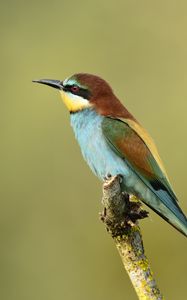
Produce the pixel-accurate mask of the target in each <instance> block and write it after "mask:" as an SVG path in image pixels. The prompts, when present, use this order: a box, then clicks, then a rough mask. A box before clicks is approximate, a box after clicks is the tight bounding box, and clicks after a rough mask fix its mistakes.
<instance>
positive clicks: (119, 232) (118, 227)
mask: <svg viewBox="0 0 187 300" xmlns="http://www.w3.org/2000/svg"><path fill="white" fill-rule="evenodd" d="M120 182H121V177H120V175H118V176H114V177H110V178H107V179H106V180H105V182H104V184H103V199H102V203H103V206H104V210H103V212H102V213H101V220H102V221H103V222H104V224H105V226H106V229H107V231H108V232H109V233H110V235H111V236H112V238H113V240H114V242H115V244H116V247H117V249H118V252H119V254H120V256H121V259H122V262H123V265H124V267H125V269H126V271H127V273H128V275H129V277H130V279H131V282H132V284H133V286H134V288H135V291H136V293H137V296H138V298H139V299H140V300H163V299H164V298H163V296H162V294H161V292H160V290H159V288H158V286H157V284H156V281H155V279H154V276H153V273H152V270H151V267H150V264H149V261H148V259H147V257H146V255H145V252H144V247H143V240H142V235H141V231H140V227H139V225H138V220H139V219H143V218H146V217H147V216H148V212H147V211H145V210H143V209H142V205H141V202H140V201H139V200H138V199H137V198H135V197H134V196H131V197H130V196H129V195H127V194H126V193H124V192H122V191H121V186H120Z"/></svg>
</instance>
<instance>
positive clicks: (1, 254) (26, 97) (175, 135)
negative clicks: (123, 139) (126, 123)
mask: <svg viewBox="0 0 187 300" xmlns="http://www.w3.org/2000/svg"><path fill="white" fill-rule="evenodd" d="M186 12H187V3H186V1H169V0H168V1H161V0H158V1H145V0H143V1H138V0H137V1H134V0H128V1H127V0H123V1H106V0H104V1H98V0H95V1H83V0H80V1H59V0H53V1H39V0H37V1H35V0H33V1H23V0H15V1H9V0H7V1H4V2H2V3H1V10H0V24H1V26H0V28H1V29H0V30H1V47H0V52H1V55H0V59H1V80H0V82H1V89H0V93H1V101H0V113H1V116H0V123H1V126H0V128H1V130H0V139H1V147H0V152H1V181H0V182H1V188H0V193H1V201H0V231H1V233H0V245H1V246H0V298H1V299H2V300H12V299H15V300H18V299H19V300H25V299H27V300H31V299H32V300H44V299H45V300H53V299H55V300H60V299H66V300H73V299H81V300H82V299H85V300H86V299H89V300H95V299H107V300H111V299H116V300H120V299H132V300H135V299H136V295H135V292H134V291H133V289H132V286H131V283H130V281H129V279H128V277H127V275H126V273H125V272H124V270H123V266H122V264H121V261H120V258H119V256H118V253H117V250H116V249H115V246H114V244H113V242H112V239H111V238H110V236H109V235H108V234H107V233H106V232H105V229H104V226H103V224H102V223H101V222H100V221H99V218H98V212H99V211H100V210H101V204H100V201H101V183H100V182H99V181H98V180H97V178H95V177H94V175H93V174H92V173H91V172H90V170H89V168H88V167H87V166H86V163H85V162H84V161H83V159H82V157H81V154H80V150H79V147H78V145H77V143H76V141H75V139H74V136H73V132H72V130H71V128H70V125H69V115H68V113H67V111H66V108H65V107H64V105H63V103H62V102H61V100H60V95H59V94H58V93H57V91H55V90H52V89H50V88H48V87H46V86H39V85H36V84H33V83H32V82H31V80H32V79H36V78H52V79H64V78H66V77H67V76H69V75H71V74H73V73H75V72H81V71H83V72H90V73H95V74H98V75H100V76H102V77H103V78H105V79H106V80H108V81H109V82H110V84H111V85H112V86H113V88H114V90H115V91H116V94H117V95H118V96H119V98H120V99H122V101H123V103H124V104H126V106H127V107H128V109H129V110H130V111H131V112H133V114H134V115H135V116H136V117H137V118H138V120H139V121H140V122H141V123H142V124H143V125H144V126H145V127H146V128H147V129H148V130H149V132H150V133H151V134H152V136H153V137H154V139H155V140H156V142H157V145H158V148H159V150H160V154H161V157H162V158H163V160H164V162H165V166H166V168H167V170H168V173H169V176H170V179H171V182H172V184H173V186H174V189H175V191H176V193H177V194H178V197H179V199H180V204H181V206H182V208H183V209H184V211H185V210H186V211H187V199H186V197H187V196H186V195H187V183H186V153H187V139H186V135H187V134H186V128H187V119H186V111H187V84H186V82H187V51H186V48H187V33H186V28H187V18H186ZM141 227H142V232H143V236H144V243H145V248H146V252H147V255H148V257H149V259H150V261H151V264H152V267H153V270H154V273H155V275H156V278H157V281H158V283H159V286H160V288H161V290H162V291H163V293H164V294H165V297H166V298H167V299H170V300H175V299H180V300H183V299H186V267H187V263H186V250H187V247H186V239H185V238H184V237H183V236H182V235H181V234H179V233H178V232H177V231H175V230H174V229H173V228H172V227H171V226H169V225H168V224H167V223H166V222H164V221H163V220H161V219H160V218H159V217H158V216H157V215H155V214H154V213H153V212H151V215H150V218H149V219H147V220H144V221H142V222H141Z"/></svg>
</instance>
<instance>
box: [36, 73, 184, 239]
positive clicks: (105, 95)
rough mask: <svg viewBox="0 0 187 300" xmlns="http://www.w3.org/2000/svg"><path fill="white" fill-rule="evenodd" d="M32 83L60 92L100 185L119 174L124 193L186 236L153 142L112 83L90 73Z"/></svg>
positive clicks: (181, 217)
mask: <svg viewBox="0 0 187 300" xmlns="http://www.w3.org/2000/svg"><path fill="white" fill-rule="evenodd" d="M34 82H38V83H42V84H46V85H49V86H51V87H53V88H56V89H58V90H59V91H60V94H61V96H62V99H63V101H64V103H65V105H66V106H67V108H68V110H69V112H70V118H71V125H72V127H73V130H74V133H75V136H76V139H77V141H78V143H79V145H80V147H81V151H82V154H83V157H84V158H85V160H86V161H87V163H88V165H89V166H90V168H91V169H92V171H93V172H94V173H95V174H96V175H97V176H98V177H99V178H100V179H102V180H104V178H106V176H108V175H109V174H110V175H111V176H114V175H118V174H120V175H121V176H122V188H123V189H124V191H126V192H127V193H129V194H133V195H135V196H137V197H138V198H139V199H140V200H142V201H143V202H144V203H145V204H147V205H148V206H149V207H151V208H152V209H153V210H154V211H155V212H156V213H157V214H159V215H160V216H161V217H162V218H163V219H165V220H166V221H167V222H169V223H170V224H171V225H172V226H174V227H175V228H176V229H177V230H179V231H180V232H181V233H183V234H184V235H185V236H187V218H186V217H185V215H184V213H183V212H182V210H181V208H180V207H179V205H178V200H177V197H176V195H175V193H174V192H173V190H172V187H171V185H170V182H169V180H168V177H167V175H166V171H165V169H164V167H163V164H162V162H161V159H160V157H159V154H158V152H157V149H156V146H155V144H154V142H153V140H152V139H151V137H150V136H149V135H148V133H147V132H146V130H145V129H144V128H143V127H142V126H141V125H140V124H139V122H138V121H137V120H136V119H135V118H134V117H133V116H132V114H131V113H130V112H129V111H128V110H127V109H126V108H125V107H124V106H123V105H122V103H121V102H120V101H119V100H118V98H117V97H116V96H115V94H114V93H113V91H112V89H111V87H110V86H109V84H108V83H107V82H106V81H105V80H103V79H101V78H100V77H98V76H95V75H91V74H86V73H80V74H75V75H73V76H72V77H69V78H67V79H65V80H64V81H59V80H51V79H41V80H34Z"/></svg>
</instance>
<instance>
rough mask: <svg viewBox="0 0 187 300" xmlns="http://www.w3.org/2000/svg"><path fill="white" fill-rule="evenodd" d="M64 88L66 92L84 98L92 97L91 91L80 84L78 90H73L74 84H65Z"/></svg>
mask: <svg viewBox="0 0 187 300" xmlns="http://www.w3.org/2000/svg"><path fill="white" fill-rule="evenodd" d="M63 90H64V91H65V92H70V93H72V94H74V95H77V96H80V97H83V98H84V99H87V100H89V99H90V97H91V93H90V92H89V90H88V89H84V88H81V87H79V86H78V90H77V91H73V90H72V85H68V84H67V85H65V86H64V87H63Z"/></svg>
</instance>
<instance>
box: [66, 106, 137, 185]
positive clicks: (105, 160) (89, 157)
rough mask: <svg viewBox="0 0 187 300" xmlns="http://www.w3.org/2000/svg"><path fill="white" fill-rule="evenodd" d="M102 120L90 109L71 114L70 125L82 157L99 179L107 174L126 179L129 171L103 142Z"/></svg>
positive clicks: (101, 117)
mask: <svg viewBox="0 0 187 300" xmlns="http://www.w3.org/2000/svg"><path fill="white" fill-rule="evenodd" d="M102 120H103V116H100V115H98V114H97V113H96V112H95V111H94V110H92V109H85V110H83V111H80V112H77V113H74V114H71V125H72V127H73V130H74V132H75V136H76V139H77V141H78V143H79V145H80V147H81V151H82V154H83V157H84V159H85V160H86V161H87V163H88V165H89V166H90V168H91V169H92V171H93V172H94V173H95V174H96V175H97V176H98V177H99V178H100V179H103V178H104V177H105V176H106V175H107V174H111V175H116V174H123V175H124V176H127V177H128V176H129V175H130V172H131V170H129V168H128V166H127V165H126V164H125V161H124V160H122V159H121V158H120V157H118V156H117V155H116V154H115V153H114V152H113V150H112V149H111V148H110V147H109V146H108V144H107V142H106V141H105V137H104V136H103V133H102V128H101V123H102Z"/></svg>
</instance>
